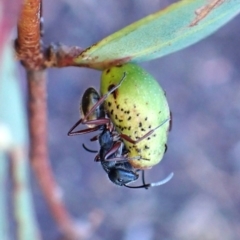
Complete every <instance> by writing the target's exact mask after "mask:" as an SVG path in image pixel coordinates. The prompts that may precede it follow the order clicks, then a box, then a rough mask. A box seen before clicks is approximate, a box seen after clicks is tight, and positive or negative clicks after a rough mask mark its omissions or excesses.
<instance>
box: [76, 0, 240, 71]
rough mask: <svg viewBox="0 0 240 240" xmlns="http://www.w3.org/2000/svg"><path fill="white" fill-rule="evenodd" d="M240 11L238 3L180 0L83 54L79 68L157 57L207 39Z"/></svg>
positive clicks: (225, 0)
mask: <svg viewBox="0 0 240 240" xmlns="http://www.w3.org/2000/svg"><path fill="white" fill-rule="evenodd" d="M239 12H240V0H182V1H179V2H177V3H174V4H172V5H170V6H169V7H167V8H165V9H163V10H160V11H159V12H156V13H154V14H152V15H149V16H147V17H145V18H143V19H141V20H139V21H137V22H135V23H133V24H131V25H129V26H127V27H125V28H123V29H121V30H120V31H118V32H116V33H114V34H112V35H110V36H108V37H106V38H104V39H103V40H101V41H100V42H98V43H96V44H94V45H92V46H91V47H89V48H87V49H86V50H85V51H83V52H82V53H81V54H80V55H79V56H78V57H77V58H76V59H75V62H76V64H77V65H79V66H86V67H90V68H95V69H100V70H102V69H105V68H107V67H110V66H114V65H117V64H123V63H126V62H142V61H148V60H151V59H155V58H159V57H162V56H164V55H167V54H170V53H173V52H175V51H178V50H180V49H183V48H185V47H187V46H189V45H191V44H194V43H196V42H198V41H200V40H201V39H203V38H205V37H207V36H209V35H210V34H212V33H213V32H215V31H216V30H217V29H218V28H220V27H221V26H223V25H224V24H226V23H227V22H228V21H229V20H231V19H232V18H233V17H234V16H236V15H237V14H238V13H239Z"/></svg>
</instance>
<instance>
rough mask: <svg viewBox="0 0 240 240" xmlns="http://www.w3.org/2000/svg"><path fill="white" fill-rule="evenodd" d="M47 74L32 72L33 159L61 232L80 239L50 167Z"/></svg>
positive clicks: (29, 86)
mask: <svg viewBox="0 0 240 240" xmlns="http://www.w3.org/2000/svg"><path fill="white" fill-rule="evenodd" d="M45 75H46V72H45V71H44V70H40V71H30V70H29V71H28V72H27V79H28V91H29V100H28V103H29V127H30V138H31V146H30V149H31V151H30V158H31V163H32V167H33V170H34V173H35V176H36V178H37V179H38V182H39V185H40V187H41V189H42V191H43V194H44V197H45V199H46V201H47V203H48V206H49V208H50V210H51V212H52V214H53V217H54V218H55V220H56V221H57V223H58V224H59V226H60V228H61V230H62V231H63V232H64V233H65V235H67V236H70V238H75V237H76V234H77V233H76V232H77V231H76V229H75V228H74V223H73V221H72V219H71V218H70V216H69V214H68V212H67V210H66V208H65V205H64V203H63V201H62V194H61V191H60V188H59V186H58V185H57V184H56V182H55V179H54V176H53V173H52V171H51V167H50V165H49V159H48V150H47V104H46V76H45Z"/></svg>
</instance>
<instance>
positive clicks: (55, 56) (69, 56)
mask: <svg viewBox="0 0 240 240" xmlns="http://www.w3.org/2000/svg"><path fill="white" fill-rule="evenodd" d="M82 51H83V49H82V48H80V47H77V46H66V45H62V44H52V45H51V46H50V47H48V48H46V49H45V50H44V52H45V54H44V56H45V58H44V63H43V65H44V66H45V67H47V68H49V67H59V68H60V67H68V66H79V64H76V62H75V61H74V60H75V58H76V57H77V56H79V55H80V54H81V53H82Z"/></svg>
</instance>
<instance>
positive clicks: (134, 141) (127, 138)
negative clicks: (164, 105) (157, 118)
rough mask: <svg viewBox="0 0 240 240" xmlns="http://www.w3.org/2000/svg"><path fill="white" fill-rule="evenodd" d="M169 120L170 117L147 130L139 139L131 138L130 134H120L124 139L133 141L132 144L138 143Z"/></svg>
mask: <svg viewBox="0 0 240 240" xmlns="http://www.w3.org/2000/svg"><path fill="white" fill-rule="evenodd" d="M169 120H170V119H169V118H168V119H166V120H165V121H163V122H162V123H161V124H160V125H159V126H157V127H155V128H153V129H151V130H150V131H149V132H147V133H146V134H144V135H143V136H142V137H140V138H139V139H137V140H133V139H131V138H130V137H129V136H128V135H126V134H119V136H120V137H121V138H122V139H124V140H126V141H128V142H130V143H132V144H137V143H139V142H141V141H142V140H143V139H145V138H147V137H149V136H150V135H151V134H152V133H153V132H154V131H156V130H157V129H158V128H160V127H161V126H162V125H163V124H165V123H166V122H168V121H169Z"/></svg>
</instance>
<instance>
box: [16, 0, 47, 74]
mask: <svg viewBox="0 0 240 240" xmlns="http://www.w3.org/2000/svg"><path fill="white" fill-rule="evenodd" d="M40 10H41V0H24V3H23V7H22V11H21V14H20V18H19V21H18V38H17V40H16V46H15V47H16V52H17V56H18V58H19V59H20V60H21V61H22V63H23V65H24V66H25V67H27V68H28V69H32V70H33V69H36V70H39V69H42V68H43V65H42V63H43V54H42V51H41V41H40V38H41V29H40V26H41V14H40Z"/></svg>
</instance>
